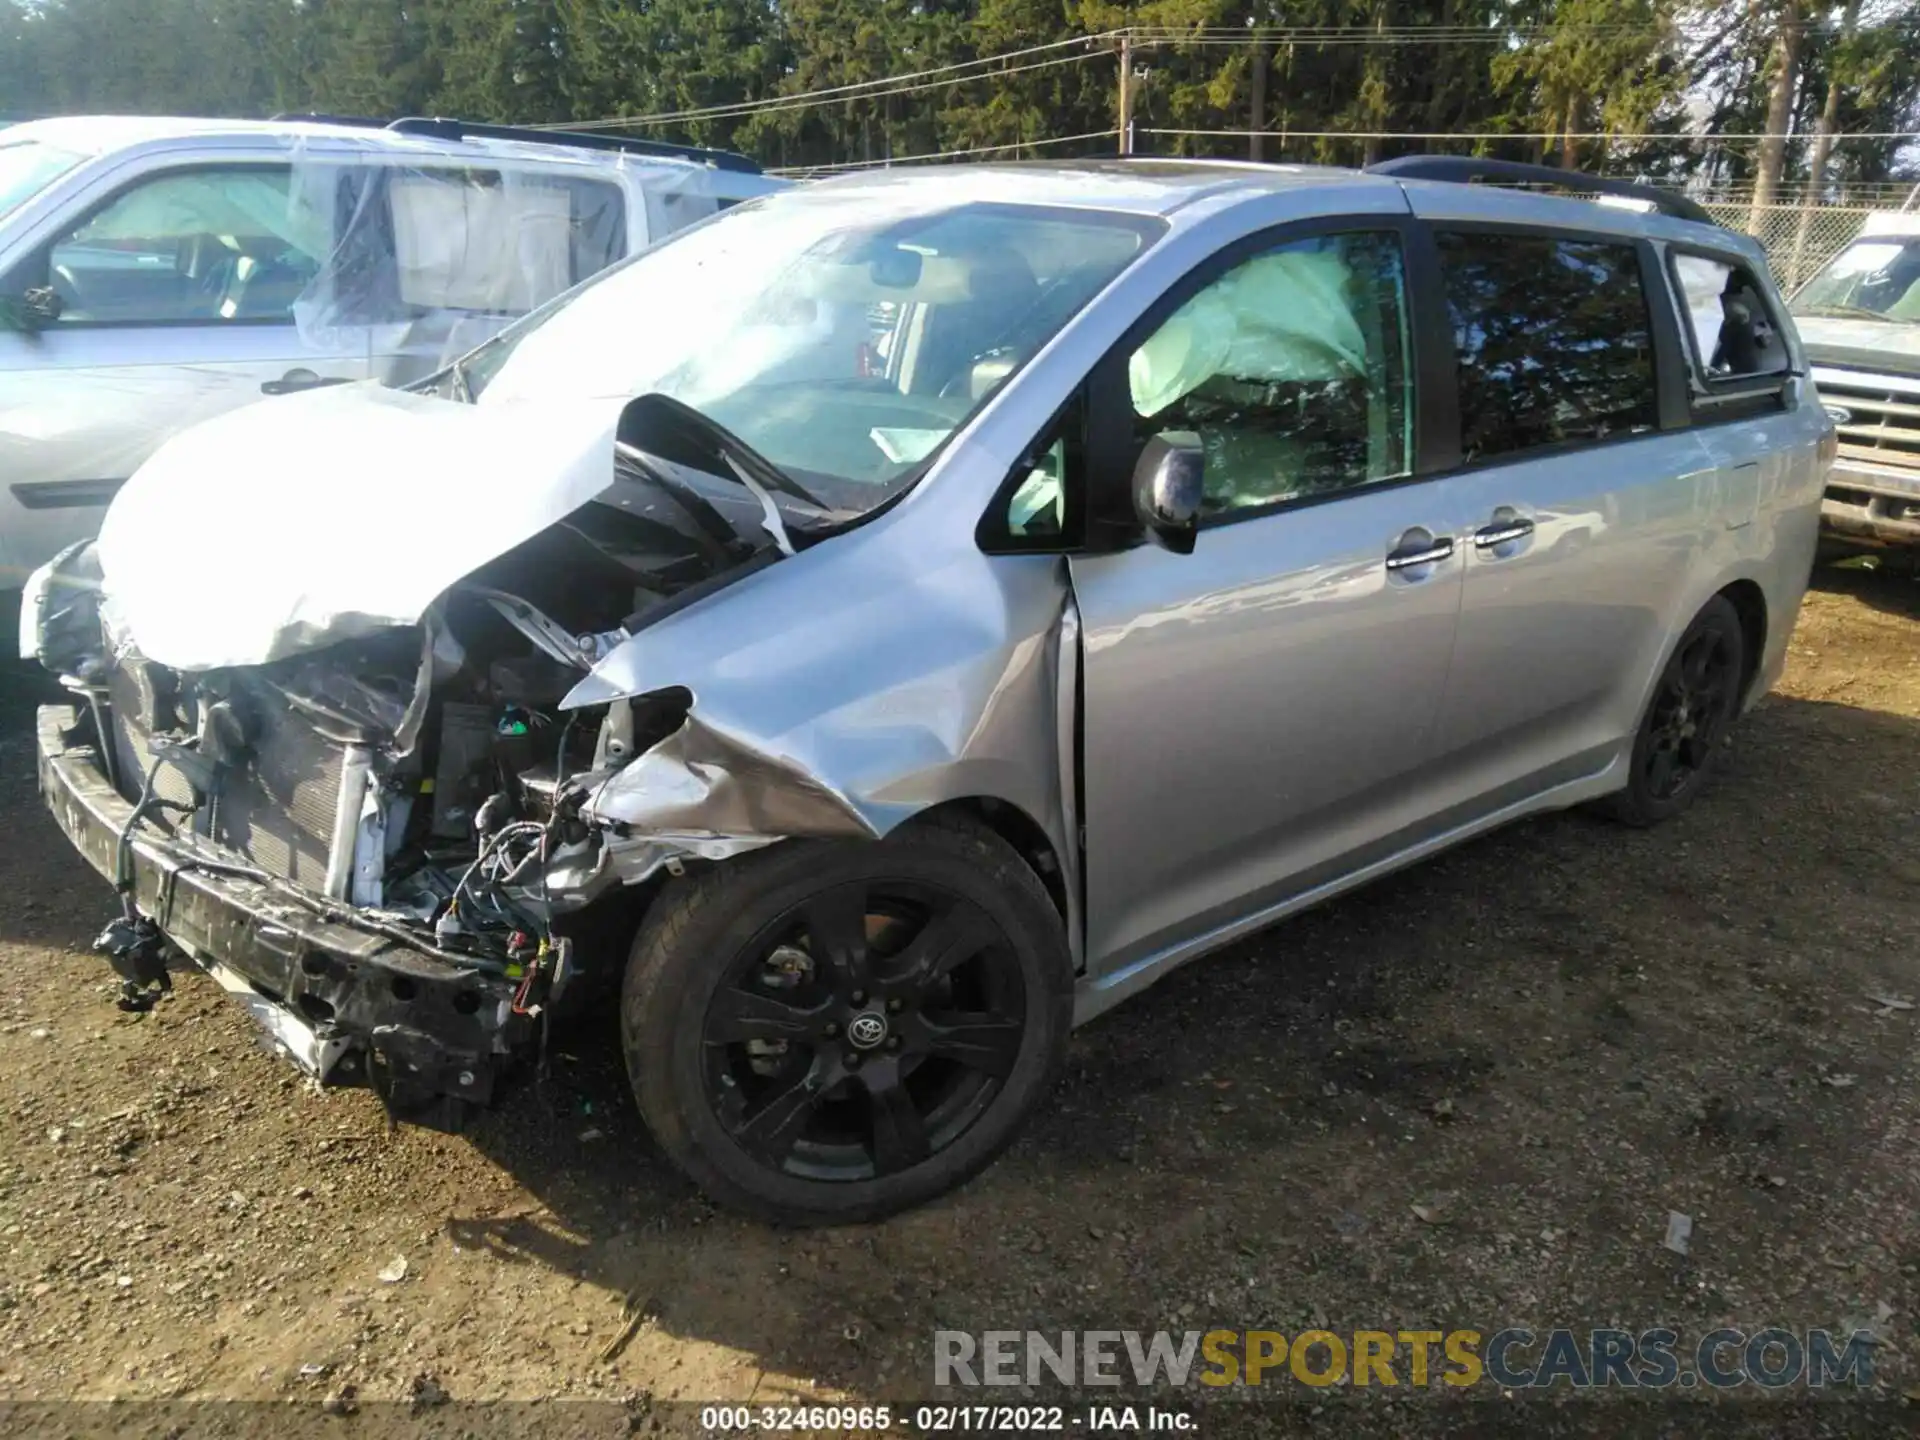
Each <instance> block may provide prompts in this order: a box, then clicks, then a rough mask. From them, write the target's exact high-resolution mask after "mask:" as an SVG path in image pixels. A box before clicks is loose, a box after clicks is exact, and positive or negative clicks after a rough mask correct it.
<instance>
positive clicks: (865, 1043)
mask: <svg viewBox="0 0 1920 1440" xmlns="http://www.w3.org/2000/svg"><path fill="white" fill-rule="evenodd" d="M886 1038H887V1017H886V1016H884V1015H882V1014H881V1013H880V1012H879V1011H878V1010H866V1011H863V1012H861V1013H860V1014H858V1015H856V1016H854V1017H853V1019H851V1020H849V1021H848V1022H847V1039H849V1040H850V1041H852V1042H853V1048H854V1049H856V1050H871V1049H873V1047H874V1046H876V1045H878V1044H879V1043H880V1042H881V1041H882V1040H885V1039H886Z"/></svg>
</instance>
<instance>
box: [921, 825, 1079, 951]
mask: <svg viewBox="0 0 1920 1440" xmlns="http://www.w3.org/2000/svg"><path fill="white" fill-rule="evenodd" d="M942 817H964V818H966V819H968V820H971V821H972V822H973V823H975V824H977V825H980V826H983V827H985V828H986V829H988V830H991V831H992V832H993V833H994V834H995V835H998V836H999V837H1000V838H1001V839H1002V840H1004V841H1006V842H1007V844H1009V845H1011V846H1012V847H1013V848H1014V851H1015V852H1016V853H1017V854H1018V855H1019V856H1020V858H1021V859H1022V860H1024V861H1025V862H1026V865H1027V868H1028V869H1029V870H1031V871H1033V873H1034V876H1035V878H1037V879H1038V880H1039V881H1040V884H1041V886H1042V887H1043V888H1044V889H1045V890H1046V892H1047V895H1048V898H1050V899H1051V900H1052V901H1053V908H1054V909H1055V910H1056V911H1057V912H1058V913H1059V915H1060V923H1061V925H1062V926H1064V927H1066V930H1067V933H1068V935H1069V936H1070V937H1071V936H1072V934H1073V924H1074V920H1073V917H1074V914H1075V911H1076V910H1077V908H1078V907H1077V906H1076V905H1075V904H1074V903H1073V899H1072V897H1071V896H1070V894H1069V893H1068V885H1069V880H1068V871H1067V869H1066V867H1065V866H1064V865H1062V864H1061V858H1060V853H1059V851H1058V849H1057V848H1056V847H1055V846H1054V843H1053V841H1052V839H1051V838H1050V837H1049V836H1048V835H1047V831H1046V827H1045V826H1043V825H1042V824H1041V823H1040V822H1039V821H1038V820H1036V819H1034V818H1033V816H1031V815H1029V814H1028V813H1027V812H1026V811H1025V810H1023V809H1021V808H1020V807H1019V806H1018V805H1015V804H1013V803H1012V802H1011V801H1007V800H1002V799H999V798H998V797H997V796H993V795H967V796H962V797H960V798H958V799H954V800H943V801H942V802H940V803H939V804H938V805H931V806H929V807H928V808H927V809H925V810H922V811H921V812H920V813H919V814H917V815H915V816H914V817H913V819H911V820H909V821H908V822H907V823H908V824H909V825H923V824H926V823H928V822H931V821H937V820H939V819H941V818H942ZM1073 948H1074V950H1075V952H1076V954H1077V952H1078V949H1079V947H1078V946H1077V945H1075V946H1074V947H1073Z"/></svg>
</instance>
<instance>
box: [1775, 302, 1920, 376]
mask: <svg viewBox="0 0 1920 1440" xmlns="http://www.w3.org/2000/svg"><path fill="white" fill-rule="evenodd" d="M1793 328H1794V329H1796V330H1798V331H1799V332H1800V344H1801V346H1802V347H1803V348H1804V349H1805V350H1806V352H1807V358H1808V359H1809V360H1811V361H1812V362H1813V363H1814V364H1815V365H1841V366H1845V367H1846V368H1847V369H1849V370H1877V371H1880V372H1881V373H1882V374H1892V375H1920V324H1915V323H1913V322H1911V321H1904V322H1899V323H1886V322H1883V321H1879V320H1847V319H1842V318H1840V317H1838V316H1828V315H1796V316H1794V317H1793Z"/></svg>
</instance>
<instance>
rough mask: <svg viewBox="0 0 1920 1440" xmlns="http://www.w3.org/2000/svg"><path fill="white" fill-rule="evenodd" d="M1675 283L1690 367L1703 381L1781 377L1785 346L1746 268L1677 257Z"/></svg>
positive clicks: (1698, 258)
mask: <svg viewBox="0 0 1920 1440" xmlns="http://www.w3.org/2000/svg"><path fill="white" fill-rule="evenodd" d="M1673 274H1674V279H1675V280H1677V281H1678V282H1679V286H1680V293H1681V295H1682V297H1683V298H1684V300H1685V303H1686V307H1687V320H1688V326H1687V328H1688V330H1689V331H1690V332H1691V334H1692V337H1693V353H1694V363H1695V365H1696V366H1697V367H1698V369H1699V373H1700V375H1701V378H1703V379H1705V380H1710V381H1712V380H1739V379H1744V378H1748V377H1752V376H1767V375H1784V374H1785V373H1786V371H1787V364H1788V361H1787V347H1786V342H1785V341H1784V340H1783V339H1782V338H1781V335H1780V329H1779V327H1778V326H1777V325H1775V324H1774V322H1773V315H1772V313H1771V312H1770V311H1769V310H1768V308H1767V302H1766V301H1765V300H1764V299H1762V298H1761V294H1762V292H1761V289H1760V285H1759V282H1758V281H1756V280H1755V279H1754V278H1753V276H1752V275H1751V274H1749V273H1748V271H1747V270H1746V268H1745V267H1744V266H1740V265H1729V264H1727V263H1726V262H1725V261H1723V260H1714V259H1711V258H1709V257H1708V256H1705V255H1675V256H1674V257H1673Z"/></svg>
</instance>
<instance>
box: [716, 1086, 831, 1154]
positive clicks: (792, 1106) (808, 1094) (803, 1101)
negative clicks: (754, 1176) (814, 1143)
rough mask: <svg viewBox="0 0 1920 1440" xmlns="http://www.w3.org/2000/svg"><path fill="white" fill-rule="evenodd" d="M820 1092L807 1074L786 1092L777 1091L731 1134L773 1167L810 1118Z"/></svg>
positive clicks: (790, 1146) (791, 1146)
mask: <svg viewBox="0 0 1920 1440" xmlns="http://www.w3.org/2000/svg"><path fill="white" fill-rule="evenodd" d="M819 1098H820V1092H819V1090H818V1089H817V1088H815V1086H814V1083H813V1073H812V1071H811V1070H809V1071H808V1072H807V1073H806V1074H804V1075H801V1076H799V1077H798V1078H797V1079H795V1080H794V1082H793V1083H792V1084H791V1085H789V1086H787V1088H786V1089H784V1090H780V1091H777V1092H776V1093H775V1094H774V1095H773V1097H772V1098H771V1099H769V1100H768V1101H767V1102H766V1103H765V1104H763V1105H762V1106H761V1107H760V1108H759V1109H758V1110H756V1111H754V1112H753V1114H752V1115H750V1116H748V1117H747V1120H746V1122H745V1123H744V1124H743V1125H741V1126H740V1128H739V1129H738V1130H736V1131H735V1132H734V1133H735V1134H736V1135H737V1136H738V1137H739V1138H740V1139H741V1140H742V1141H744V1142H745V1143H746V1144H748V1145H750V1146H752V1147H753V1148H754V1149H756V1150H758V1151H760V1152H761V1153H762V1154H764V1155H766V1156H767V1157H768V1158H770V1159H772V1160H773V1161H775V1162H776V1163H777V1162H779V1161H781V1160H784V1159H785V1158H786V1156H787V1153H788V1152H789V1151H790V1150H792V1149H793V1145H794V1142H795V1141H796V1140H798V1139H799V1138H800V1136H801V1133H802V1132H803V1131H804V1130H805V1129H806V1128H807V1122H808V1121H809V1120H811V1119H812V1118H813V1107H814V1104H815V1102H816V1101H818V1099H819Z"/></svg>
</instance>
